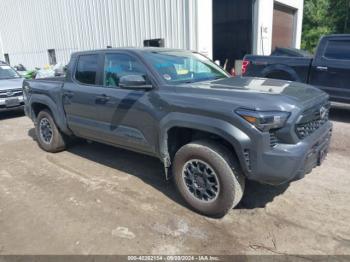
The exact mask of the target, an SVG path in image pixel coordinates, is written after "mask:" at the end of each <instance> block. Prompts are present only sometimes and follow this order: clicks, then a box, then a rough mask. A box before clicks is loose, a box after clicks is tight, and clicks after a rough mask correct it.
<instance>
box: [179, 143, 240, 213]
mask: <svg viewBox="0 0 350 262" xmlns="http://www.w3.org/2000/svg"><path fill="white" fill-rule="evenodd" d="M173 173H174V178H175V184H176V187H177V189H178V191H179V192H180V194H181V195H182V197H183V198H184V199H185V200H186V202H187V203H188V204H189V205H190V206H191V207H192V208H193V209H194V210H196V211H197V212H199V213H201V214H204V215H207V216H211V217H223V216H224V215H225V214H226V213H227V212H229V210H230V209H232V208H233V207H235V206H236V205H237V204H238V203H239V202H240V200H241V199H242V196H243V192H244V185H245V180H244V177H243V176H242V174H241V172H240V169H239V165H238V162H237V160H236V159H235V157H234V155H233V154H232V153H231V152H229V151H228V150H227V149H226V148H225V147H224V146H221V145H220V144H218V143H215V142H212V141H196V142H192V143H190V144H187V145H185V146H183V147H182V148H180V150H179V151H178V152H177V153H176V155H175V159H174V165H173Z"/></svg>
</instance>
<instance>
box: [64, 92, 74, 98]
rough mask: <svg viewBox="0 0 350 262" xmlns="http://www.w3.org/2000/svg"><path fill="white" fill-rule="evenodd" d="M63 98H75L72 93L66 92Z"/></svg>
mask: <svg viewBox="0 0 350 262" xmlns="http://www.w3.org/2000/svg"><path fill="white" fill-rule="evenodd" d="M63 96H64V97H67V98H72V97H73V96H74V93H73V92H72V91H66V92H64V93H63Z"/></svg>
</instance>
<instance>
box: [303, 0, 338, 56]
mask: <svg viewBox="0 0 350 262" xmlns="http://www.w3.org/2000/svg"><path fill="white" fill-rule="evenodd" d="M329 7H330V1H329V0H305V4H304V23H303V34H302V44H301V46H302V48H303V49H306V50H308V51H310V52H314V50H315V47H316V46H317V43H318V41H319V38H320V36H322V35H326V34H329V33H331V32H332V22H331V21H330V19H329V16H328V11H329Z"/></svg>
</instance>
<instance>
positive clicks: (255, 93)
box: [180, 77, 328, 110]
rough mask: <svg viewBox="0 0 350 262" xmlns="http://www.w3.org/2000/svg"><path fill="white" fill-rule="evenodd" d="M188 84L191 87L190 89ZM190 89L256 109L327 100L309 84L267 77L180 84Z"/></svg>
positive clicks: (277, 107) (302, 104)
mask: <svg viewBox="0 0 350 262" xmlns="http://www.w3.org/2000/svg"><path fill="white" fill-rule="evenodd" d="M189 87H191V88H189ZM181 88H186V89H187V91H188V90H189V89H191V90H192V91H190V93H192V95H193V93H196V94H198V96H201V95H202V94H203V95H204V96H206V97H207V98H210V99H214V100H220V101H222V102H225V101H231V102H233V101H234V102H235V103H236V104H237V105H239V106H245V107H251V108H252V107H253V108H255V109H257V110H259V109H265V110H266V109H269V110H273V109H282V110H283V109H286V108H283V107H285V106H286V105H288V107H294V106H299V107H305V106H307V105H309V104H314V103H316V101H319V102H321V101H322V100H325V99H327V97H328V95H327V94H326V93H325V92H323V91H321V90H320V89H318V88H315V87H312V86H310V85H306V84H302V83H297V82H291V81H285V80H276V79H266V78H252V77H233V78H225V79H220V80H215V81H207V82H198V83H190V84H184V85H181V87H180V89H181ZM182 91H184V92H185V90H182Z"/></svg>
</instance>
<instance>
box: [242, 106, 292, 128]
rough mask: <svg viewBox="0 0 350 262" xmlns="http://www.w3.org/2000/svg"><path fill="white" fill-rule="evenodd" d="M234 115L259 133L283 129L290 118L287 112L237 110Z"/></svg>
mask: <svg viewBox="0 0 350 262" xmlns="http://www.w3.org/2000/svg"><path fill="white" fill-rule="evenodd" d="M236 113H237V114H238V115H239V116H241V117H242V118H243V119H244V120H246V121H248V122H249V123H250V124H252V125H253V126H255V127H256V128H257V129H259V130H261V131H268V130H270V129H276V128H281V127H283V126H284V124H285V123H286V121H287V119H288V117H289V116H290V113H289V112H281V111H276V112H275V111H254V110H248V109H238V110H236Z"/></svg>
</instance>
